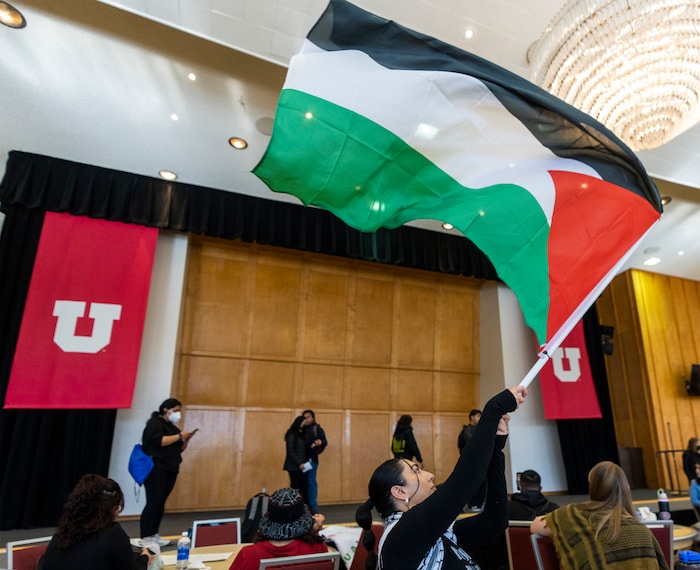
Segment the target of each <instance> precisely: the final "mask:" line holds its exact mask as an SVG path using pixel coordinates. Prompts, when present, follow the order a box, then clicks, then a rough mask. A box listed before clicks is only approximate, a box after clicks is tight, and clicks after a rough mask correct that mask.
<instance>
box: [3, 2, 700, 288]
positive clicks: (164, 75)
mask: <svg viewBox="0 0 700 570" xmlns="http://www.w3.org/2000/svg"><path fill="white" fill-rule="evenodd" d="M12 3H13V5H14V6H16V7H17V8H19V9H20V10H21V11H22V12H23V13H24V15H25V17H26V19H27V22H28V23H27V26H26V28H23V29H20V30H14V29H10V28H7V27H5V26H2V25H0V66H1V68H2V75H1V76H0V77H2V80H0V157H5V156H6V155H7V153H8V152H9V151H10V150H13V149H15V150H23V151H27V152H34V153H38V154H46V155H49V156H55V157H59V158H65V159H69V160H75V161H78V162H84V163H88V164H95V165H98V166H104V167H109V168H115V169H119V170H124V171H128V172H134V173H138V174H144V175H148V176H158V171H159V170H161V169H169V170H172V171H174V172H176V173H177V174H178V180H179V181H181V182H186V183H191V184H196V185H200V186H206V187H211V188H219V189H222V190H229V191H234V192H239V193H245V194H251V195H255V196H261V197H265V198H270V199H275V200H282V201H287V202H298V200H297V199H296V198H294V197H292V196H288V195H285V194H275V193H273V192H271V191H270V190H269V189H268V188H267V187H266V186H265V185H264V184H263V183H262V182H260V181H259V180H258V179H257V178H256V177H255V176H253V175H252V174H251V173H250V170H251V169H252V168H253V166H255V164H256V163H257V161H258V160H259V159H260V157H261V156H262V153H263V152H264V150H265V147H266V145H267V142H268V140H269V137H268V136H266V135H265V134H263V133H261V132H260V130H259V129H258V128H257V127H260V126H261V123H265V120H266V119H269V118H271V117H273V116H274V112H275V105H276V102H277V97H278V95H279V91H280V89H281V86H282V84H283V82H284V76H285V72H286V69H285V66H286V65H287V62H288V61H289V59H290V57H291V56H292V55H294V53H296V51H297V50H298V49H299V47H300V45H301V41H302V39H303V38H304V36H305V35H306V33H307V32H308V30H309V29H310V27H311V26H312V24H313V23H314V22H315V21H316V19H317V18H318V16H319V15H320V14H321V12H322V11H323V9H324V8H325V6H326V3H327V2H326V0H100V1H98V0H13V1H12ZM355 3H356V4H357V5H359V6H361V7H362V8H365V9H367V10H370V11H372V12H375V13H376V14H379V15H381V16H384V17H387V18H391V19H393V20H396V21H398V22H399V23H401V24H403V25H406V26H408V27H411V28H413V29H416V30H419V31H421V32H424V33H427V34H429V35H432V36H436V37H438V38H440V39H442V40H444V41H446V42H449V43H452V44H455V45H457V46H459V47H461V48H463V49H467V50H469V51H472V52H474V53H476V54H478V55H480V56H482V57H484V58H486V59H489V60H491V61H493V62H495V63H497V64H499V65H501V66H503V67H505V68H507V69H509V70H511V71H513V72H515V73H518V74H519V75H522V76H525V77H527V73H528V67H527V62H526V59H525V54H526V52H527V48H528V47H529V46H530V45H531V44H532V42H533V41H535V40H536V39H537V38H538V37H539V35H540V33H541V31H542V30H543V29H544V27H545V25H546V24H547V22H548V21H549V20H550V19H551V18H552V17H553V16H554V15H555V14H556V12H557V11H558V10H559V9H560V8H561V7H562V6H563V5H564V4H565V1H564V0H518V1H516V0H512V1H511V2H508V1H505V0H489V2H484V1H476V0H356V2H355ZM467 27H471V28H473V29H474V30H475V32H476V33H475V35H474V38H473V39H472V40H470V41H467V40H466V39H464V36H463V32H464V29H465V28H467ZM698 33H700V30H698ZM191 72H192V73H195V74H196V76H197V79H196V81H191V80H189V79H188V78H187V75H188V74H189V73H191ZM173 113H175V114H177V115H178V120H177V121H174V120H172V118H171V115H172V114H173ZM261 119H262V121H261ZM256 125H257V127H256ZM263 130H264V129H263ZM231 136H240V137H242V138H245V139H246V140H247V141H248V142H249V147H248V149H246V150H244V151H235V150H233V149H232V148H231V147H230V146H229V145H228V144H227V141H228V138H229V137H231ZM639 157H640V159H641V160H642V162H643V163H644V164H645V166H646V168H647V170H648V171H649V173H650V174H651V175H652V176H654V177H655V178H656V179H657V181H659V186H660V190H661V194H662V195H670V196H672V197H673V201H672V202H671V203H670V204H669V205H668V206H667V208H666V212H665V214H664V217H663V218H662V220H661V222H660V223H659V224H657V226H656V227H655V228H654V230H652V232H651V233H650V234H649V236H648V237H647V238H646V239H645V242H644V243H643V244H642V245H641V246H640V248H639V249H638V250H637V253H636V254H635V255H634V256H633V257H632V258H631V259H630V261H629V262H628V264H627V267H639V268H643V269H646V270H649V271H656V272H659V273H664V274H668V275H674V276H678V277H684V278H687V279H693V280H696V281H700V125H696V126H694V127H692V128H691V129H689V130H688V131H686V132H685V133H683V134H682V135H680V136H679V137H677V138H676V139H675V140H673V141H671V142H670V143H668V144H666V145H664V146H663V147H661V148H659V149H656V150H653V151H645V152H641V153H639ZM3 172H4V165H0V175H2V173H3ZM416 225H420V226H422V227H427V228H429V229H433V230H435V231H441V230H440V228H439V225H438V224H437V223H432V222H421V223H420V224H416ZM649 248H655V249H656V248H658V251H657V252H656V253H655V254H654V255H656V256H657V257H660V258H661V259H662V261H661V263H659V264H658V265H656V266H655V267H653V268H647V267H645V266H643V265H641V263H642V261H643V260H644V259H646V258H647V257H649V254H645V253H644V250H648V249H649ZM679 250H682V251H684V255H682V256H679V255H678V251H679Z"/></svg>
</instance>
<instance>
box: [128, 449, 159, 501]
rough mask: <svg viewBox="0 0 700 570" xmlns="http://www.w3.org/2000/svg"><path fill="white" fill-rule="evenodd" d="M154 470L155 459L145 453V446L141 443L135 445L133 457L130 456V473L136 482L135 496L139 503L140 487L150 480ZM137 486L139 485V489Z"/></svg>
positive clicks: (132, 451)
mask: <svg viewBox="0 0 700 570" xmlns="http://www.w3.org/2000/svg"><path fill="white" fill-rule="evenodd" d="M152 470H153V458H152V457H151V456H150V455H147V454H146V453H145V452H144V451H143V446H142V445H141V444H140V443H137V444H136V445H134V448H133V449H132V450H131V455H130V456H129V473H130V474H131V476H132V477H133V478H134V481H135V482H136V483H135V484H134V495H135V496H136V502H138V500H139V496H140V494H141V489H140V487H141V485H143V482H144V481H145V480H146V479H148V476H149V475H150V474H151V471H152ZM136 484H138V489H137V487H136Z"/></svg>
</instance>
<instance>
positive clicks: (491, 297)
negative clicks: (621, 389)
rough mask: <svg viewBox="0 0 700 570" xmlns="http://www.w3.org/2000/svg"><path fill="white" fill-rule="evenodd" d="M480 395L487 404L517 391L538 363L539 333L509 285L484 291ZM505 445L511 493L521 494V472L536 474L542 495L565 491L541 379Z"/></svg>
mask: <svg viewBox="0 0 700 570" xmlns="http://www.w3.org/2000/svg"><path fill="white" fill-rule="evenodd" d="M480 342H481V394H482V402H481V405H482V406H483V405H484V404H485V403H486V401H487V400H488V399H489V398H490V397H491V396H493V395H494V394H496V393H497V392H499V391H500V390H503V388H508V387H510V386H517V385H518V384H520V381H521V380H522V379H523V378H524V376H525V375H526V374H527V372H528V371H529V370H530V368H531V367H532V366H533V365H534V364H535V362H536V360H537V350H536V341H535V336H534V333H533V332H532V330H531V329H530V328H528V327H527V326H526V325H525V322H524V320H523V315H522V312H521V310H520V306H519V305H518V301H517V299H516V297H515V295H514V294H513V292H512V291H511V290H510V289H508V288H507V287H506V286H505V285H501V284H497V283H486V284H484V286H483V287H482V289H481V339H480ZM509 428H510V436H509V437H508V439H509V443H508V444H507V445H506V448H505V450H504V451H505V454H506V482H507V484H508V491H509V492H513V491H514V490H516V489H517V486H516V473H517V472H519V471H525V470H526V469H534V470H535V471H537V472H538V473H539V474H540V476H541V477H542V487H543V491H544V492H545V493H546V492H556V491H563V492H566V490H567V485H566V473H565V471H564V464H563V462H562V458H561V451H560V446H559V435H558V433H557V426H556V423H555V422H554V421H547V420H545V419H544V410H543V408H542V395H541V392H540V383H539V379H538V378H536V379H535V380H534V381H533V382H532V384H530V386H529V388H528V396H527V399H526V400H525V403H524V404H523V405H522V406H521V407H520V408H519V409H518V410H517V411H516V412H514V413H513V414H511V421H510V426H509Z"/></svg>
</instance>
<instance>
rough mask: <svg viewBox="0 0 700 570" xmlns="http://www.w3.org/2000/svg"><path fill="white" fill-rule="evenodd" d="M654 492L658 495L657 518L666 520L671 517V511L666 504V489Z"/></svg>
mask: <svg viewBox="0 0 700 570" xmlns="http://www.w3.org/2000/svg"><path fill="white" fill-rule="evenodd" d="M656 494H657V495H658V497H659V520H662V521H667V520H669V519H670V518H671V511H670V509H669V506H668V496H667V495H666V491H664V490H663V489H659V490H658V491H657V492H656Z"/></svg>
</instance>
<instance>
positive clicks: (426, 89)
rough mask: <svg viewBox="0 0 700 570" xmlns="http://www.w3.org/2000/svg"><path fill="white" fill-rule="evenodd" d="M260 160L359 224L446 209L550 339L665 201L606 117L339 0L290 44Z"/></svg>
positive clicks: (440, 214)
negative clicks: (296, 48)
mask: <svg viewBox="0 0 700 570" xmlns="http://www.w3.org/2000/svg"><path fill="white" fill-rule="evenodd" d="M254 173H255V174H256V175H257V176H258V177H259V178H261V179H262V180H263V181H264V182H265V183H266V184H267V185H268V186H269V187H270V188H271V189H272V190H274V191H277V192H287V193H290V194H294V195H295V196H297V197H299V198H300V199H301V200H302V202H304V204H307V205H310V204H311V205H315V206H319V207H322V208H325V209H328V210H330V211H331V212H333V213H334V214H335V215H337V216H338V217H340V218H341V219H342V220H343V221H345V222H346V223H347V224H349V225H350V226H353V227H355V228H357V229H359V230H361V231H368V232H371V231H375V230H376V229H378V228H380V227H382V226H384V227H389V228H394V227H398V226H400V225H401V224H404V223H406V222H408V221H410V220H417V219H435V220H439V221H441V222H449V223H451V224H452V225H453V226H454V227H455V228H457V229H458V230H460V231H461V232H462V233H463V234H464V235H465V236H466V237H467V238H469V239H470V240H471V241H472V242H473V243H474V244H475V245H476V246H477V247H479V248H480V249H481V250H482V251H483V252H484V253H485V254H486V255H487V256H488V257H489V259H490V260H491V262H492V263H493V265H494V267H495V268H496V270H497V271H498V274H499V276H500V277H501V279H502V280H503V281H504V282H505V283H506V284H507V285H508V286H509V287H510V288H511V289H512V290H513V291H514V293H515V294H516V296H517V298H518V301H519V303H520V306H521V307H522V310H523V314H524V316H525V320H526V322H527V323H528V325H529V326H530V327H531V328H532V329H533V330H534V331H535V333H536V335H537V338H538V340H539V342H540V344H541V345H544V344H545V343H547V347H550V345H551V344H552V342H554V339H555V334H556V338H559V337H560V338H559V342H560V341H561V340H563V338H564V337H566V333H567V332H568V330H569V329H570V328H571V327H573V326H574V324H575V323H576V322H577V321H578V320H579V319H580V317H581V315H582V313H583V312H584V311H585V309H586V308H587V307H588V306H590V304H591V303H592V302H593V301H594V300H595V297H596V296H597V295H598V294H599V293H600V291H601V290H602V288H604V287H605V285H606V284H607V282H608V281H609V280H610V279H612V277H613V276H614V275H615V273H616V272H617V270H618V269H619V267H620V266H621V265H622V263H624V260H625V259H626V256H628V255H629V254H630V253H631V251H632V249H633V248H634V246H635V244H636V243H637V242H638V241H639V240H640V239H641V238H642V237H643V235H644V234H645V233H646V232H647V230H648V229H649V228H650V227H651V226H652V225H653V224H654V222H656V221H657V220H658V219H659V217H660V215H661V203H660V198H659V195H658V191H657V190H656V187H655V186H654V184H653V182H652V181H651V180H650V179H649V177H648V176H647V174H646V172H645V170H644V168H643V166H642V165H641V163H640V162H639V160H638V159H637V158H636V157H635V155H634V154H633V153H632V152H631V151H630V150H629V149H628V148H627V147H626V146H625V145H624V143H622V142H621V141H620V140H619V139H618V138H617V137H616V136H615V135H614V134H612V132H610V131H609V130H608V129H606V128H605V127H604V126H603V125H601V124H600V123H598V122H597V121H595V120H594V119H592V118H591V117H589V116H588V115H586V114H584V113H582V112H580V111H578V110H576V109H574V108H573V107H571V106H569V105H568V104H566V103H564V102H563V101H561V100H559V99H557V98H555V97H554V96H552V95H550V94H548V93H547V92H545V91H543V90H542V89H540V88H539V87H537V86H535V85H533V84H532V83H530V82H528V81H527V80H525V79H523V78H521V77H519V76H517V75H514V74H512V73H510V72H508V71H506V70H505V69H502V68H500V67H498V66H496V65H494V64H492V63H490V62H488V61H485V60H483V59H481V58H479V57H477V56H474V55H472V54H470V53H467V52H464V51H462V50H459V49H457V48H455V47H454V46H450V45H448V44H445V43H442V42H440V41H439V40H436V39H435V38H431V37H429V36H425V35H422V34H419V33H417V32H414V31H412V30H409V29H407V28H404V27H402V26H400V25H398V24H396V23H394V22H391V21H388V20H385V19H383V18H379V17H377V16H375V15H373V14H370V13H368V12H365V11H364V10H361V9H359V8H357V7H356V6H354V5H352V4H350V3H348V2H345V1H344V0H331V2H330V4H329V5H328V8H327V9H326V11H325V12H324V13H323V15H322V16H321V18H320V19H319V21H318V22H317V23H316V25H315V26H314V28H313V29H312V30H311V32H310V33H309V35H308V38H307V40H306V41H305V43H304V46H303V48H302V50H301V52H300V53H299V54H298V55H296V56H295V57H294V58H293V59H292V61H291V64H290V68H289V72H288V75H287V79H286V82H285V85H284V88H283V90H282V93H281V95H280V99H279V104H278V107H277V114H276V117H275V125H274V131H273V134H272V139H271V141H270V144H269V147H268V149H267V151H266V153H265V155H264V157H263V158H262V160H261V161H260V163H259V164H258V165H257V166H256V167H255V169H254ZM547 347H545V349H547ZM553 348H555V347H553Z"/></svg>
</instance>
